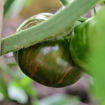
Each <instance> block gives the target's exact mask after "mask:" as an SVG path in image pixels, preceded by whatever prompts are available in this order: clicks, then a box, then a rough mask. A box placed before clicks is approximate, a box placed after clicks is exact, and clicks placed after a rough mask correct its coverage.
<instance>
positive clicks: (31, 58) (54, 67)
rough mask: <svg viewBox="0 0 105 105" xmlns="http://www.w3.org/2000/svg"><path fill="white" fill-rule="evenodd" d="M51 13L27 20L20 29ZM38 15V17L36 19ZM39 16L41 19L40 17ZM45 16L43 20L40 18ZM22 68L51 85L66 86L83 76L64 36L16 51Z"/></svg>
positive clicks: (45, 18) (39, 81)
mask: <svg viewBox="0 0 105 105" xmlns="http://www.w3.org/2000/svg"><path fill="white" fill-rule="evenodd" d="M50 16H51V14H49V13H47V16H46V13H43V14H39V15H36V16H34V17H32V18H31V19H29V20H27V21H25V22H24V23H23V24H22V25H21V26H20V27H19V29H18V31H20V30H23V29H26V28H28V27H31V26H33V25H35V24H36V22H38V21H39V23H40V22H41V21H45V20H47V19H48V18H49V17H50ZM36 17H37V19H36ZM38 18H39V19H38ZM41 18H43V19H42V20H41V21H40V19H41ZM14 55H15V58H16V61H17V62H18V64H19V66H20V68H21V70H22V71H23V72H24V73H25V74H26V75H27V76H29V77H30V78H31V79H33V80H35V81H37V82H38V83H41V84H43V85H45V86H50V87H64V86H67V85H71V84H73V83H75V82H76V81H77V80H78V79H79V78H80V77H81V74H82V72H81V70H80V69H79V68H78V67H76V66H75V64H74V63H73V62H72V59H71V55H70V52H69V42H68V40H66V39H65V38H64V37H63V36H59V37H56V38H52V39H48V40H46V41H43V42H41V43H37V44H35V45H33V46H31V47H29V48H24V49H21V50H19V51H17V52H15V53H14Z"/></svg>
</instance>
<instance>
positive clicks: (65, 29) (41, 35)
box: [0, 0, 99, 55]
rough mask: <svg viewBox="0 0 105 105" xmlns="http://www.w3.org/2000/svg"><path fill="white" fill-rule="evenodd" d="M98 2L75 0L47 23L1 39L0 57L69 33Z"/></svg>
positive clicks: (93, 0) (94, 0)
mask: <svg viewBox="0 0 105 105" xmlns="http://www.w3.org/2000/svg"><path fill="white" fill-rule="evenodd" d="M98 1H99V0H75V1H74V2H72V3H70V4H69V5H67V7H66V8H64V9H63V10H62V11H61V12H59V13H57V14H56V15H55V16H53V17H52V18H50V19H49V20H48V21H46V22H43V23H41V24H38V25H36V26H33V27H31V28H29V29H26V30H24V31H20V32H17V33H14V34H13V35H11V36H9V37H6V38H4V39H2V48H1V54H0V55H3V54H6V53H8V52H11V51H17V50H19V49H21V48H26V47H29V46H32V45H34V44H36V43H38V42H41V41H44V40H46V39H48V38H52V37H56V36H58V35H67V34H68V33H70V31H71V29H72V25H73V24H74V23H75V21H76V20H78V18H80V16H81V15H83V14H84V13H86V12H87V11H88V10H90V8H93V6H95V4H96V3H97V2H98ZM87 4H88V5H87ZM81 7H82V8H81Z"/></svg>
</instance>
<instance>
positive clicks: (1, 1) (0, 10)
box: [0, 0, 4, 53]
mask: <svg viewBox="0 0 105 105" xmlns="http://www.w3.org/2000/svg"><path fill="white" fill-rule="evenodd" d="M3 6H4V0H0V53H1V36H2V21H3Z"/></svg>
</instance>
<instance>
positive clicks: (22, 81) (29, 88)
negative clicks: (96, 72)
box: [10, 76, 37, 98]
mask: <svg viewBox="0 0 105 105" xmlns="http://www.w3.org/2000/svg"><path fill="white" fill-rule="evenodd" d="M10 85H12V86H14V87H17V88H21V89H23V90H24V91H25V92H26V93H27V94H28V95H29V96H30V97H32V98H35V97H36V96H37V92H36V91H35V89H34V87H33V84H32V80H31V79H30V78H28V77H27V76H24V77H22V78H17V79H14V80H12V81H11V82H10Z"/></svg>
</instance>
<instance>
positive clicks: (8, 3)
mask: <svg viewBox="0 0 105 105" xmlns="http://www.w3.org/2000/svg"><path fill="white" fill-rule="evenodd" d="M14 1H15V0H6V2H5V4H4V17H5V16H6V14H7V13H8V11H9V9H10V7H11V6H12V4H13V2H14Z"/></svg>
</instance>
